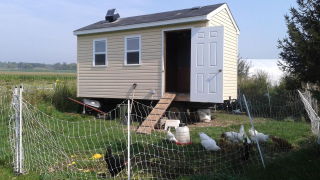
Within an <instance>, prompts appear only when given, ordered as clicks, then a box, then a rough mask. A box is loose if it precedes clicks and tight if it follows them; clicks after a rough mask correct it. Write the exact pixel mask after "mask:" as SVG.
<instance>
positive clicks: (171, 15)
mask: <svg viewBox="0 0 320 180" xmlns="http://www.w3.org/2000/svg"><path fill="white" fill-rule="evenodd" d="M223 4H224V3H221V4H215V5H209V6H202V7H201V8H200V9H196V10H190V8H189V9H182V10H176V11H169V12H162V13H156V14H147V15H142V16H133V17H126V18H119V19H118V20H116V21H114V22H111V23H109V22H108V21H105V20H102V21H99V22H96V23H94V24H91V25H89V26H85V27H83V28H80V29H77V30H75V31H74V32H76V31H84V30H92V29H100V28H111V27H120V26H127V25H133V24H142V23H151V22H158V21H166V20H173V19H181V18H189V17H196V16H204V15H207V14H209V13H210V12H212V11H214V10H215V9H217V8H219V7H220V6H222V5H223ZM120 16H121V14H120Z"/></svg>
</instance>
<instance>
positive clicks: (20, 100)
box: [19, 84, 23, 174]
mask: <svg viewBox="0 0 320 180" xmlns="http://www.w3.org/2000/svg"><path fill="white" fill-rule="evenodd" d="M22 92H23V86H22V84H21V85H20V96H19V102H20V106H19V107H20V115H19V141H20V142H19V161H20V162H19V173H20V174H22V173H23V170H22V165H23V150H22V125H23V124H22V123H23V122H22Z"/></svg>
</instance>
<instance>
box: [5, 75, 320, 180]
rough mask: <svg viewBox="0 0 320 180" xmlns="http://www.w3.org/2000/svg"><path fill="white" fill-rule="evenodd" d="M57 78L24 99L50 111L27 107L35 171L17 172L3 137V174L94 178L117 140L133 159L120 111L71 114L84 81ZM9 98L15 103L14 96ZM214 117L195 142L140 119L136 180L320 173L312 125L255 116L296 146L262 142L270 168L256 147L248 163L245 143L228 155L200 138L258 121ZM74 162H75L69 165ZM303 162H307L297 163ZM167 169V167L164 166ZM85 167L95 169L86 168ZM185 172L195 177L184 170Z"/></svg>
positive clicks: (29, 161)
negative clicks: (102, 115)
mask: <svg viewBox="0 0 320 180" xmlns="http://www.w3.org/2000/svg"><path fill="white" fill-rule="evenodd" d="M0 76H1V75H0ZM10 76H11V75H10ZM10 76H8V77H10ZM53 77H54V78H53ZM53 77H50V78H48V79H46V78H43V79H42V80H34V81H33V82H32V83H30V84H29V85H30V86H29V87H28V88H27V89H26V91H25V93H24V98H25V99H26V100H27V101H28V102H30V103H31V104H32V105H34V106H35V107H36V108H37V109H39V110H40V111H41V112H44V113H45V114H43V113H41V112H40V111H37V110H36V109H34V108H32V107H31V106H28V107H29V111H24V112H30V113H25V114H24V117H25V120H24V142H23V144H24V145H25V146H24V148H25V149H24V150H25V156H26V157H28V158H26V159H25V164H26V166H27V168H28V169H29V173H28V174H26V175H22V176H15V175H14V173H13V172H12V167H11V166H10V165H8V162H9V160H10V159H12V156H11V155H10V150H9V148H8V147H9V143H8V142H7V141H2V142H0V144H1V146H2V147H4V148H2V149H1V148H0V150H1V151H0V152H2V153H4V154H6V155H9V156H3V154H1V153H0V177H1V178H0V179H3V178H2V177H4V178H8V179H12V178H16V179H75V178H92V177H96V175H97V174H98V173H99V172H106V171H107V170H106V167H105V163H104V162H103V160H102V159H98V160H94V159H92V157H93V155H94V154H96V153H99V154H102V155H103V154H104V153H105V148H106V147H110V148H112V149H113V152H114V154H116V155H119V156H120V157H122V158H124V159H125V158H126V155H127V148H126V143H127V139H126V137H127V129H126V126H121V125H120V124H119V121H120V118H119V117H116V119H113V118H111V117H110V116H108V117H107V118H106V120H101V119H93V117H92V116H81V115H69V114H65V113H64V112H66V111H67V112H74V111H75V110H76V108H77V104H76V103H73V102H72V101H69V100H67V97H71V98H76V97H75V96H76V95H75V93H76V84H75V81H68V82H63V83H62V82H61V81H60V80H59V81H60V82H59V83H58V86H57V88H56V89H55V90H54V91H51V90H49V89H46V88H44V87H50V83H52V78H53V79H54V81H55V80H56V79H55V77H56V75H53ZM19 81H20V80H17V79H14V80H12V81H10V82H4V84H7V85H9V84H11V85H12V84H13V83H17V82H19ZM30 81H32V78H31V80H30ZM54 81H53V82H54ZM26 87H27V86H26ZM39 87H40V88H39ZM41 87H42V88H41ZM0 92H1V91H0ZM6 93H7V92H6ZM5 102H7V103H9V102H10V101H9V100H8V101H5ZM0 104H1V103H0ZM1 107H9V105H8V104H7V105H6V106H1V105H0V109H1ZM119 110H120V109H117V110H116V111H119ZM8 114H9V111H7V110H6V109H4V110H2V111H1V115H2V116H1V117H0V121H1V122H0V125H1V126H0V139H1V140H2V139H8V135H9V133H8V132H9V130H8V126H9V124H8V121H7V119H6V117H8ZM116 114H118V112H117V113H116ZM31 115H32V116H31ZM47 115H48V116H47ZM51 117H54V118H51ZM213 117H214V119H215V122H217V125H216V126H209V127H199V126H198V127H196V126H194V127H193V126H192V127H191V126H190V134H191V138H192V141H193V143H192V144H191V145H188V146H177V145H175V144H170V143H168V142H167V141H166V140H165V136H166V132H158V131H156V132H154V133H152V135H139V134H135V133H134V128H137V127H138V125H139V123H138V122H134V123H133V124H132V129H131V130H132V131H131V132H132V133H131V137H132V139H131V142H132V144H131V157H132V174H133V176H134V177H135V178H136V179H137V178H146V179H148V178H152V177H154V178H155V177H160V178H171V179H175V178H180V179H208V178H211V179H213V178H216V179H239V178H240V179H268V178H265V177H270V178H269V179H273V178H274V179H277V178H278V177H277V176H276V174H277V173H278V174H281V176H279V177H282V178H283V179H286V178H284V177H285V176H287V177H288V179H294V177H295V176H297V177H300V179H301V177H308V178H309V177H310V178H309V179H311V177H316V176H313V174H314V173H313V172H314V171H315V170H318V169H317V168H314V166H315V165H318V166H317V167H319V161H317V160H319V154H317V151H316V150H317V149H315V148H313V147H312V148H310V144H311V143H314V141H313V140H314V138H315V137H314V136H312V133H311V128H310V124H308V123H306V122H304V121H296V122H295V121H277V120H274V119H271V118H254V119H253V121H254V125H255V128H256V129H257V130H258V131H259V132H263V133H265V134H270V135H274V136H278V137H281V138H283V139H286V140H288V141H289V142H290V143H291V144H292V145H293V146H294V147H295V148H294V150H292V151H280V150H277V149H276V147H275V146H274V144H273V143H272V141H271V140H270V141H269V142H267V143H262V144H261V149H262V151H263V153H264V158H265V161H266V164H267V169H266V170H263V169H262V168H261V166H262V165H261V162H260V156H259V153H258V150H257V148H256V146H255V147H254V148H253V150H252V152H251V154H250V156H251V159H250V160H249V161H246V162H244V161H241V160H240V158H239V150H235V151H232V152H228V154H225V153H227V152H225V151H219V152H206V151H204V149H203V147H202V145H201V144H200V137H199V132H204V133H206V134H207V135H209V136H210V137H212V138H213V139H215V140H218V139H220V135H221V133H223V132H226V131H236V132H238V131H239V127H240V125H241V124H244V125H245V129H246V130H248V129H249V128H250V127H251V124H250V121H249V119H248V117H247V116H246V115H232V114H228V113H226V112H224V111H217V112H215V113H214V114H213ZM11 127H12V126H11ZM35 147H37V148H35ZM312 152H313V153H312ZM314 156H317V157H314ZM317 158H318V159H317ZM307 159H308V160H307ZM309 159H311V160H313V159H315V162H314V163H309ZM72 162H75V164H73V165H69V164H72ZM312 162H313V161H312ZM299 164H301V165H303V166H305V167H304V168H298V167H295V165H299ZM276 167H277V168H276ZM78 169H82V170H81V171H79V170H78ZM159 169H161V171H162V172H161V173H160V172H159ZM84 170H88V171H89V172H83V171H84ZM294 170H296V171H294ZM308 170H310V172H308ZM49 171H52V173H48V172H49ZM286 171H288V172H290V174H289V173H287V172H286ZM44 172H47V173H44ZM209 172H214V176H211V177H210V176H207V175H203V174H209ZM297 173H300V174H306V176H302V175H301V176H298V175H296V174H297ZM179 174H182V175H187V176H183V177H179ZM196 174H198V176H191V177H190V178H188V176H190V175H196ZM121 175H122V176H119V177H118V178H119V179H121V178H125V177H126V173H125V172H122V173H121ZM278 179H279V178H278Z"/></svg>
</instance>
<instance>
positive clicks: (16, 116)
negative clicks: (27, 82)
mask: <svg viewBox="0 0 320 180" xmlns="http://www.w3.org/2000/svg"><path fill="white" fill-rule="evenodd" d="M13 98H14V99H13V103H14V106H13V107H14V111H15V122H16V123H15V124H16V149H15V151H16V154H15V156H16V157H15V163H14V168H15V172H19V142H20V141H19V120H18V119H19V114H18V87H17V86H16V87H15V88H14V91H13Z"/></svg>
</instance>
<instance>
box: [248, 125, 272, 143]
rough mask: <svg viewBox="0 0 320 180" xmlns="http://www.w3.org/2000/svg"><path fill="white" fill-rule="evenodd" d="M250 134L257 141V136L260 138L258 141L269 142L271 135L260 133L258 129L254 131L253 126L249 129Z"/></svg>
mask: <svg viewBox="0 0 320 180" xmlns="http://www.w3.org/2000/svg"><path fill="white" fill-rule="evenodd" d="M249 134H250V136H251V140H252V141H253V142H256V138H257V139H258V142H267V141H268V140H269V135H265V134H263V133H259V132H258V131H257V130H254V131H253V128H252V127H251V129H249Z"/></svg>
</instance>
